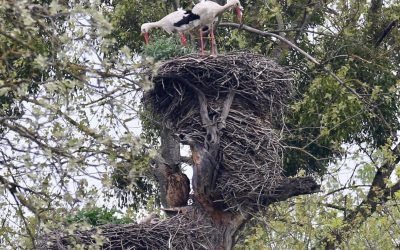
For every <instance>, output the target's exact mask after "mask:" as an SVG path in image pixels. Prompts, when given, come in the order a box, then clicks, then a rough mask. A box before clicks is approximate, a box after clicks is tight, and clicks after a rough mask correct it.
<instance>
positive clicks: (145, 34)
mask: <svg viewBox="0 0 400 250" xmlns="http://www.w3.org/2000/svg"><path fill="white" fill-rule="evenodd" d="M143 36H144V41H145V43H146V45H149V33H148V32H144V33H143Z"/></svg>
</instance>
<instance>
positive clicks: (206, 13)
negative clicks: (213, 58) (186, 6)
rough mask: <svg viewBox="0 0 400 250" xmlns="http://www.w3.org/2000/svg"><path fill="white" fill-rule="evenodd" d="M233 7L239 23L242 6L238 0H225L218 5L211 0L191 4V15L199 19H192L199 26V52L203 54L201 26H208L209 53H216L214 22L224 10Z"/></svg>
mask: <svg viewBox="0 0 400 250" xmlns="http://www.w3.org/2000/svg"><path fill="white" fill-rule="evenodd" d="M231 8H235V10H236V15H237V18H238V20H239V22H240V23H242V11H241V9H242V6H241V5H240V1H239V0H227V2H226V4H225V5H219V4H217V3H216V2H213V1H206V0H202V1H201V2H200V3H198V4H196V5H195V6H193V9H192V15H196V16H199V17H200V20H197V19H196V20H194V21H193V23H195V26H196V27H197V26H200V50H201V54H202V55H203V54H204V43H203V27H204V26H208V27H210V29H211V30H210V32H211V54H213V55H215V54H216V48H215V38H214V22H215V20H216V18H217V17H218V16H220V15H222V13H224V12H225V11H226V10H229V9H231Z"/></svg>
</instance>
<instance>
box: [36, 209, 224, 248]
mask: <svg viewBox="0 0 400 250" xmlns="http://www.w3.org/2000/svg"><path fill="white" fill-rule="evenodd" d="M221 238H222V236H221V235H220V233H219V230H218V228H216V227H215V226H214V225H213V224H211V220H210V218H209V217H208V216H207V215H206V214H205V213H204V212H203V211H201V210H199V209H196V208H188V210H187V211H186V212H185V213H180V214H177V215H175V216H174V217H171V218H169V219H167V220H162V221H156V222H151V223H143V224H127V225H111V224H107V225H103V226H99V227H96V228H94V229H91V230H82V231H74V232H73V233H71V232H69V233H65V232H62V231H55V232H53V233H51V234H47V235H46V237H43V238H42V239H41V240H40V242H38V246H37V248H36V249H38V250H42V249H43V250H44V249H46V250H53V249H54V250H56V249H75V248H78V246H86V247H87V246H91V245H96V244H100V245H101V249H104V250H119V249H177V250H179V249H182V250H183V249H213V246H214V244H215V242H219V240H220V239H221ZM84 249H88V248H84Z"/></svg>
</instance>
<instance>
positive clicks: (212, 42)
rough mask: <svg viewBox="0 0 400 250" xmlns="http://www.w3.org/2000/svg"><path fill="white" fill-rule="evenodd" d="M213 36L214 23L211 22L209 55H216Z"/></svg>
mask: <svg viewBox="0 0 400 250" xmlns="http://www.w3.org/2000/svg"><path fill="white" fill-rule="evenodd" d="M216 54H217V51H216V49H215V38H214V24H211V55H216Z"/></svg>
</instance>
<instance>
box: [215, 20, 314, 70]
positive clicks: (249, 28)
mask: <svg viewBox="0 0 400 250" xmlns="http://www.w3.org/2000/svg"><path fill="white" fill-rule="evenodd" d="M219 25H220V26H222V27H232V28H237V29H244V30H247V31H250V32H253V33H256V34H259V35H261V36H272V37H275V38H278V39H279V40H281V41H282V42H284V43H286V44H287V45H289V46H290V47H292V48H294V49H295V50H297V51H298V52H300V54H302V55H304V56H305V57H307V58H308V59H309V60H310V61H311V62H313V63H315V64H317V65H320V63H319V62H318V61H317V59H315V58H314V57H312V56H311V55H310V54H308V53H307V52H305V51H304V50H302V49H300V48H299V47H298V46H297V45H295V44H294V43H292V42H291V41H289V40H287V39H286V38H284V37H282V36H280V35H277V34H274V33H271V32H266V31H261V30H258V29H255V28H252V27H250V26H247V25H245V24H242V25H240V24H238V23H220V24H219Z"/></svg>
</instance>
